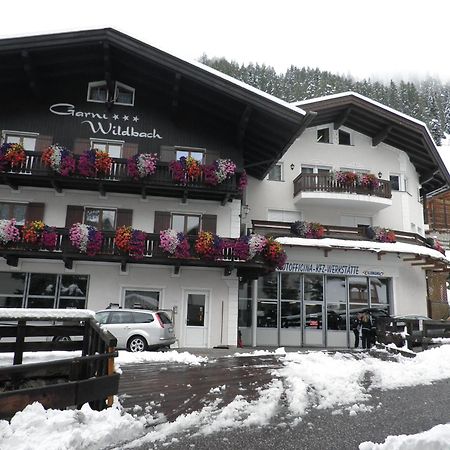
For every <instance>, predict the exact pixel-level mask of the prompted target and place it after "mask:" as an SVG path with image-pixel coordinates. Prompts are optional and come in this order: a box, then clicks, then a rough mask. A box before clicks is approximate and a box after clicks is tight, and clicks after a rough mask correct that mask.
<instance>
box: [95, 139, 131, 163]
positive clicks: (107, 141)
mask: <svg viewBox="0 0 450 450" xmlns="http://www.w3.org/2000/svg"><path fill="white" fill-rule="evenodd" d="M89 141H90V145H91V147H90V148H95V143H96V142H98V143H99V144H105V145H106V146H108V144H112V145H120V156H119V158H122V157H123V145H124V144H125V141H119V140H116V139H97V138H90V139H89ZM108 153H109V151H108Z"/></svg>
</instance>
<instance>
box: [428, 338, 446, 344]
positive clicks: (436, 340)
mask: <svg viewBox="0 0 450 450" xmlns="http://www.w3.org/2000/svg"><path fill="white" fill-rule="evenodd" d="M431 342H432V343H433V344H450V338H433V339H431Z"/></svg>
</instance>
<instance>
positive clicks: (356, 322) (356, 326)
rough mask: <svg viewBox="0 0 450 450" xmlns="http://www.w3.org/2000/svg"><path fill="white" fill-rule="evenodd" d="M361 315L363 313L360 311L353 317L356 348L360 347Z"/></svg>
mask: <svg viewBox="0 0 450 450" xmlns="http://www.w3.org/2000/svg"><path fill="white" fill-rule="evenodd" d="M361 317H362V314H361V313H358V314H356V316H355V317H353V319H352V322H351V327H352V330H353V334H354V335H355V348H358V347H359V333H360V332H361Z"/></svg>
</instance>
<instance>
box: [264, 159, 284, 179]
mask: <svg viewBox="0 0 450 450" xmlns="http://www.w3.org/2000/svg"><path fill="white" fill-rule="evenodd" d="M276 166H280V179H279V180H271V179H270V178H269V176H270V172H269V173H268V174H267V180H268V181H275V182H277V181H278V182H280V181H284V163H282V162H278V163H276V164H275V165H274V166H273V167H276Z"/></svg>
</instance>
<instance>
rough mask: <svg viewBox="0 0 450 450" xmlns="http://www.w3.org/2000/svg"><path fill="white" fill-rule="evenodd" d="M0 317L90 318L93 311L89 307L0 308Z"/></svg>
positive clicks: (93, 315)
mask: <svg viewBox="0 0 450 450" xmlns="http://www.w3.org/2000/svg"><path fill="white" fill-rule="evenodd" d="M0 317H1V318H2V320H5V319H21V318H28V319H48V320H58V319H80V320H82V319H90V318H91V317H95V312H94V311H90V310H89V309H48V308H29V309H27V308H0Z"/></svg>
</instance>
